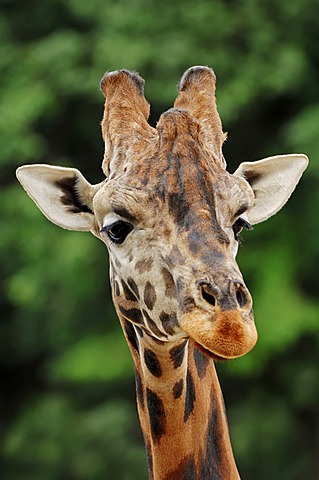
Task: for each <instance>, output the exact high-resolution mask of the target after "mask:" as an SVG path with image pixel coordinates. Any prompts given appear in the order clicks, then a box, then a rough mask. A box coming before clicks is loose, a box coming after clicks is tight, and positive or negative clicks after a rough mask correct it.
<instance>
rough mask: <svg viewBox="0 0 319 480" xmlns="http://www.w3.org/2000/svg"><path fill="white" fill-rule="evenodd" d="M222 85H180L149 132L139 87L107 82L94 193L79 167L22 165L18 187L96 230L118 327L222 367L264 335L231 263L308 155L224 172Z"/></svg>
mask: <svg viewBox="0 0 319 480" xmlns="http://www.w3.org/2000/svg"><path fill="white" fill-rule="evenodd" d="M215 81H216V78H215V75H214V73H213V72H212V70H210V69H209V68H207V67H193V68H191V69H189V70H188V71H187V72H185V74H184V75H183V77H182V79H181V81H180V83H179V87H178V89H179V94H178V97H177V99H176V101H175V104H174V108H173V109H171V110H168V111H167V112H166V113H164V114H163V115H162V116H161V119H160V121H159V122H158V125H157V127H156V129H154V128H152V127H151V126H150V125H149V124H148V123H147V118H148V114H149V105H148V103H147V101H146V100H145V98H144V95H143V84H144V82H143V80H142V79H141V78H140V77H139V76H138V75H137V74H134V73H131V72H128V71H126V70H121V71H117V72H113V73H108V74H106V75H105V76H104V77H103V79H102V82H101V89H102V91H103V93H104V95H105V109H104V116H103V120H102V134H103V139H104V141H105V154H104V160H103V165H102V166H103V171H104V173H105V175H106V177H107V178H106V180H104V181H103V182H102V183H101V184H99V185H90V184H89V183H88V182H87V181H86V180H85V178H84V177H83V176H82V174H81V173H80V172H79V171H78V170H76V169H66V168H61V167H50V166H47V165H27V166H24V167H20V168H19V169H18V171H17V176H18V179H19V181H20V182H21V183H22V185H23V187H24V188H25V189H26V191H27V192H28V194H29V195H30V196H31V198H32V199H34V201H35V202H36V204H37V205H38V206H39V208H40V209H41V210H42V211H43V213H44V214H45V215H46V216H47V217H48V218H49V219H50V220H51V221H52V222H54V223H56V224H58V225H60V226H62V227H63V228H68V229H71V230H86V231H91V232H92V233H93V234H94V235H95V236H97V237H99V238H100V239H101V240H102V241H103V242H104V243H106V245H107V247H108V249H109V252H110V261H111V281H112V290H113V298H114V303H115V306H116V309H117V312H118V315H119V317H120V319H121V320H122V321H123V323H125V321H126V324H127V322H132V323H134V324H136V325H137V326H139V327H140V331H141V334H143V330H144V331H147V332H148V333H149V334H150V335H152V336H153V337H154V338H157V339H160V340H162V341H169V340H174V339H179V338H191V339H192V340H193V341H194V342H195V343H196V344H197V346H198V347H199V348H201V349H202V350H204V351H205V352H208V353H209V354H211V355H212V356H214V357H215V358H223V359H227V358H234V357H238V356H240V355H243V354H245V353H246V352H248V351H249V350H250V349H251V348H252V347H253V346H254V344H255V342H256V339H257V333H256V329H255V325H254V319H253V313H252V300H251V297H250V294H249V292H248V290H247V288H246V286H245V284H244V281H243V279H242V275H241V273H240V271H239V268H238V265H237V263H236V261H235V256H236V253H237V249H238V242H237V239H238V238H237V237H238V233H239V232H240V230H241V229H242V228H245V227H246V228H250V224H256V223H259V222H261V221H263V220H266V219H267V218H269V217H270V216H271V215H273V214H275V213H276V212H277V211H278V210H279V209H280V208H281V207H282V206H283V205H284V204H285V203H286V201H287V200H288V198H289V197H290V195H291V193H292V192H293V190H294V188H295V186H296V185H297V183H298V181H299V179H300V177H301V175H302V173H303V171H304V169H305V168H306V166H307V164H308V160H307V157H305V156H304V155H282V156H277V157H270V158H268V159H264V160H260V161H257V162H244V163H242V164H241V165H240V166H239V168H238V169H237V170H236V172H235V173H234V174H232V175H231V174H230V173H228V172H227V171H226V168H225V167H226V165H225V161H224V157H223V155H222V144H223V141H224V139H225V135H224V134H223V131H222V126H221V121H220V117H219V115H218V112H217V108H216V102H215Z"/></svg>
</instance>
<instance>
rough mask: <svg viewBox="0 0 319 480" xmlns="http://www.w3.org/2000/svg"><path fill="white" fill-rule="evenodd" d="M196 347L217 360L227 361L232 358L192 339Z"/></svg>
mask: <svg viewBox="0 0 319 480" xmlns="http://www.w3.org/2000/svg"><path fill="white" fill-rule="evenodd" d="M191 341H192V343H193V344H194V345H195V347H196V348H197V349H198V350H200V351H201V352H202V353H204V355H206V356H207V357H209V358H211V359H212V360H214V361H215V362H226V361H227V360H231V359H230V358H229V357H222V356H221V355H217V354H216V353H213V352H211V351H210V350H208V349H207V348H205V347H203V345H201V344H200V343H198V342H196V341H195V340H191Z"/></svg>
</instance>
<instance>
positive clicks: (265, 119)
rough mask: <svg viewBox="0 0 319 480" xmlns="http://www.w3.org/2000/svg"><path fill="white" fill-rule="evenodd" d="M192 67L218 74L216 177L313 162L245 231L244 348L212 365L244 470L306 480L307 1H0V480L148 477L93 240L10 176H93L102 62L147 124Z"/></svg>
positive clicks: (314, 25)
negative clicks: (141, 93) (145, 106)
mask: <svg viewBox="0 0 319 480" xmlns="http://www.w3.org/2000/svg"><path fill="white" fill-rule="evenodd" d="M201 64H202V65H209V66H211V67H213V68H214V70H215V72H216V74H217V78H218V88H217V99H218V106H219V111H220V114H221V117H222V120H223V125H224V129H225V130H226V131H228V132H229V140H228V141H227V143H226V145H225V148H224V153H225V156H226V160H227V161H228V164H229V170H230V171H234V170H235V168H236V166H237V165H238V164H239V163H240V162H241V161H244V160H257V159H260V158H262V157H265V156H271V155H275V154H280V153H305V154H307V155H308V156H309V158H310V166H309V168H308V170H307V171H306V173H305V175H304V177H303V179H302V181H301V183H300V185H299V186H298V188H297V190H296V192H295V193H294V194H293V196H292V198H291V199H290V200H289V202H288V204H287V205H286V206H285V208H284V209H283V211H282V212H280V213H278V215H276V216H275V217H273V218H272V219H270V220H269V221H267V222H266V223H265V224H261V225H258V226H256V227H255V229H254V231H253V232H247V233H246V235H245V238H244V244H243V246H242V247H241V250H240V252H239V256H238V260H239V264H240V266H241V269H242V272H243V274H244V277H245V280H246V282H247V284H248V286H249V288H250V291H251V292H252V294H253V297H254V305H255V318H256V323H257V328H258V331H259V342H258V344H257V346H256V347H255V349H254V350H253V351H252V352H251V353H249V354H248V355H247V356H245V357H244V358H242V359H239V360H236V361H233V362H229V363H226V364H222V365H220V366H219V375H220V379H221V383H222V388H223V391H224V394H225V400H226V405H227V411H228V417H229V423H230V431H231V438H232V443H233V447H234V451H235V457H236V459H237V462H238V465H239V470H240V472H241V475H242V478H243V479H245V480H269V479H274V480H276V479H280V480H317V479H318V478H319V456H318V454H319V405H318V393H319V376H318V364H319V362H318V360H319V349H318V343H319V340H318V332H319V299H318V270H319V262H318V260H319V240H318V238H319V218H318V210H319V182H318V179H319V3H318V1H317V0H281V1H280V2H278V0H265V1H263V2H258V1H255V0H243V1H235V0H227V1H226V0H224V1H222V0H198V1H197V2H193V1H190V0H183V1H182V0H175V1H174V2H172V1H171V0H162V1H161V2H159V1H155V0H154V1H146V0H130V1H128V0H127V1H124V0H119V1H111V0H104V1H103V2H102V1H101V0H63V1H62V0H48V1H40V0H29V1H27V2H21V1H20V2H18V1H15V0H10V1H9V0H7V1H6V0H0V86H1V88H0V183H1V190H0V201H1V216H0V259H1V270H0V275H1V289H0V292H1V293H0V295H1V297H0V381H1V390H0V392H1V393H0V408H1V420H0V437H1V452H0V461H1V466H0V467H1V479H2V480H105V479H116V480H135V479H136V480H139V479H145V478H146V476H147V475H146V459H145V455H144V449H143V445H142V440H141V434H140V429H139V425H138V420H137V414H136V411H135V399H134V382H133V373H132V366H131V359H130V355H129V352H128V348H127V346H126V344H125V342H124V338H123V335H122V332H121V330H120V327H119V324H118V320H117V318H116V316H115V313H114V309H113V306H112V303H111V300H110V289H109V284H108V262H107V253H106V251H105V248H104V247H103V245H102V244H101V243H99V242H98V241H97V240H96V239H94V238H93V237H92V236H91V235H89V234H84V233H73V232H66V231H63V230H61V229H59V228H58V227H56V226H54V225H52V224H50V223H49V222H48V221H47V220H46V219H45V218H44V217H43V216H42V215H41V213H40V212H39V211H38V210H37V208H36V207H35V205H34V204H33V202H32V201H31V200H30V199H29V198H28V197H27V196H26V194H25V193H24V192H23V190H22V188H21V187H20V186H19V184H18V183H17V181H16V180H15V177H14V171H15V169H16V167H18V166H19V165H21V164H24V163H49V164H52V165H53V164H57V165H64V166H74V167H77V168H79V169H80V170H81V171H82V172H83V174H84V175H85V176H86V177H87V178H88V180H89V181H91V182H92V183H95V182H99V181H100V180H102V178H103V177H102V173H101V170H100V168H101V161H102V157H103V144H102V140H101V135H100V127H99V122H100V120H101V117H102V111H103V97H102V95H101V93H100V92H99V81H100V78H101V77H102V75H103V73H104V71H105V70H113V69H119V68H128V69H132V70H136V71H138V72H139V73H140V74H141V75H142V76H143V77H144V78H145V79H146V87H145V93H146V97H147V98H148V99H149V100H150V101H151V104H152V115H151V122H152V123H153V124H155V123H156V121H157V119H158V117H159V115H160V113H161V112H163V111H164V110H165V109H167V108H169V107H171V106H172V104H173V101H174V98H175V96H176V89H175V85H176V83H177V81H178V79H179V78H180V76H181V74H182V73H183V71H184V70H185V69H186V68H188V67H189V66H191V65H201Z"/></svg>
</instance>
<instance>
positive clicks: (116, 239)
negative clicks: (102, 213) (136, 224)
mask: <svg viewBox="0 0 319 480" xmlns="http://www.w3.org/2000/svg"><path fill="white" fill-rule="evenodd" d="M132 230H133V225H132V224H131V223H129V222H124V221H123V220H118V221H117V222H114V223H112V224H111V225H107V226H106V227H103V228H102V230H101V232H106V233H107V235H108V237H109V239H110V240H111V241H112V242H113V243H123V242H124V240H125V239H126V237H127V236H128V234H129V233H130V232H131V231H132Z"/></svg>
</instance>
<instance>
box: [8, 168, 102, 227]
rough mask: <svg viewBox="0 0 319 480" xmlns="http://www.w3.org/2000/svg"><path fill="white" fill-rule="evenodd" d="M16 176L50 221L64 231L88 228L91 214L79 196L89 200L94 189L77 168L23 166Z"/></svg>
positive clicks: (92, 216)
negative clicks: (64, 229)
mask: <svg viewBox="0 0 319 480" xmlns="http://www.w3.org/2000/svg"><path fill="white" fill-rule="evenodd" d="M16 175H17V178H18V180H19V182H20V183H21V185H22V186H23V188H24V189H25V191H26V192H27V193H28V195H29V196H30V197H31V198H32V200H33V201H34V202H35V203H36V205H37V206H38V207H39V209H40V210H41V211H42V213H43V214H44V215H45V216H46V217H47V218H48V219H49V220H50V221H51V222H53V223H55V224H56V225H58V226H60V227H62V228H66V229H68V230H82V231H89V230H91V228H92V227H93V221H94V215H93V212H92V211H90V207H89V206H87V205H86V204H85V203H84V200H83V199H85V198H88V199H91V198H92V197H93V194H94V193H95V189H94V186H92V185H91V184H90V183H89V182H87V180H86V179H85V178H84V177H83V175H82V174H81V173H80V172H79V171H78V170H77V169H75V168H64V167H53V166H50V165H24V166H23V167H20V168H18V170H17V172H16Z"/></svg>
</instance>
